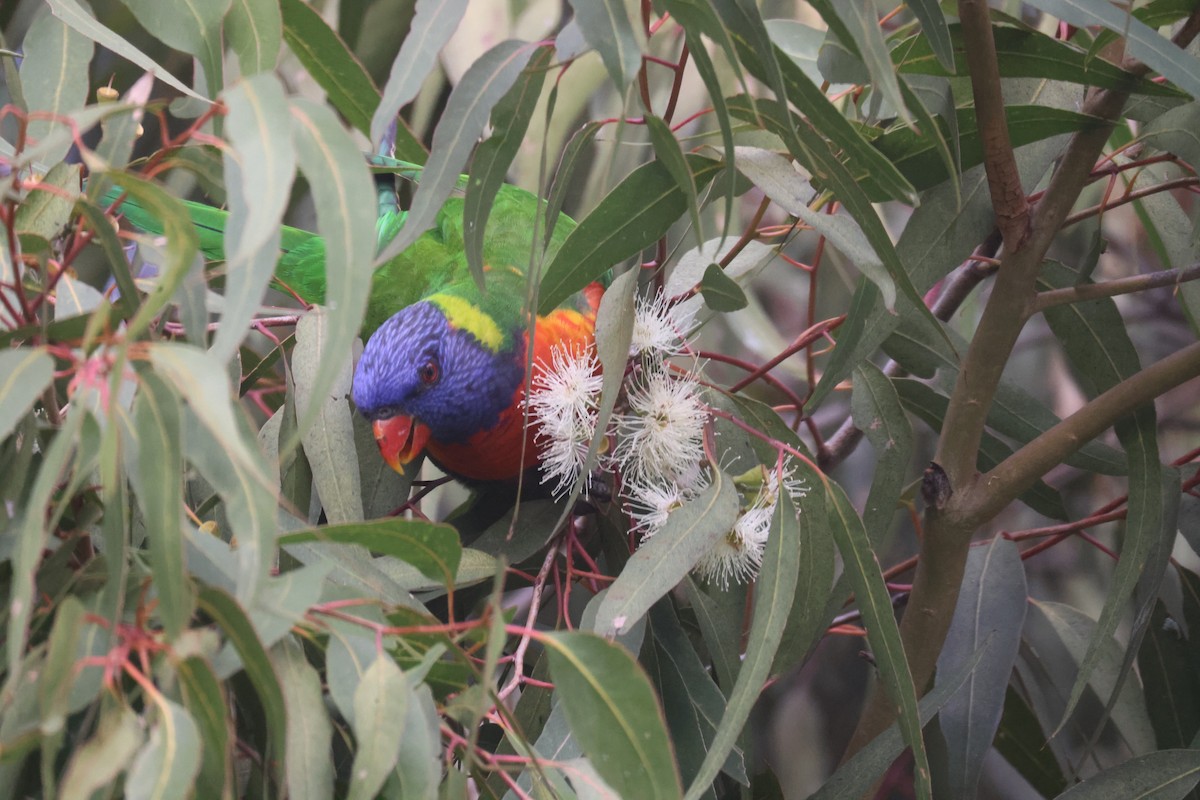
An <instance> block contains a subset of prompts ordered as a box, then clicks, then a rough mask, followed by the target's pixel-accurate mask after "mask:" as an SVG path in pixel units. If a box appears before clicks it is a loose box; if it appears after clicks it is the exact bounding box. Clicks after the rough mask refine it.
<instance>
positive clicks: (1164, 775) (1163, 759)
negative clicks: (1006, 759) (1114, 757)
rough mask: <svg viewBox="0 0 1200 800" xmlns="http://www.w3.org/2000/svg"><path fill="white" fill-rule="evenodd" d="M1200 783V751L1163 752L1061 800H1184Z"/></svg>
mask: <svg viewBox="0 0 1200 800" xmlns="http://www.w3.org/2000/svg"><path fill="white" fill-rule="evenodd" d="M1198 782H1200V750H1160V751H1158V752H1157V753H1147V754H1145V755H1142V756H1138V757H1136V758H1131V759H1129V760H1128V761H1126V762H1124V763H1122V764H1118V765H1117V766H1115V767H1112V768H1110V769H1107V770H1105V771H1104V772H1101V773H1100V774H1099V775H1096V776H1094V777H1092V778H1089V779H1088V780H1086V781H1084V782H1083V783H1081V784H1079V785H1078V786H1073V787H1072V788H1070V789H1068V790H1067V791H1065V792H1063V793H1062V794H1060V795H1059V796H1058V800H1180V799H1181V798H1183V797H1185V796H1186V795H1187V793H1188V792H1190V791H1191V790H1192V789H1193V788H1194V787H1195V786H1196V784H1197V783H1198Z"/></svg>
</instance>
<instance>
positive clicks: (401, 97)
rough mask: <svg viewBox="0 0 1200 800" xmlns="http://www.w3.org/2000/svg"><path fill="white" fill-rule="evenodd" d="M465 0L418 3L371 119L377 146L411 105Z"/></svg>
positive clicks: (459, 18)
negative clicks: (387, 130)
mask: <svg viewBox="0 0 1200 800" xmlns="http://www.w3.org/2000/svg"><path fill="white" fill-rule="evenodd" d="M466 8H467V2H466V0H418V2H417V3H416V11H415V12H414V14H413V18H412V22H411V23H409V29H408V35H407V36H405V37H404V41H403V42H402V43H401V44H400V51H399V52H398V53H397V54H396V60H395V61H393V62H392V71H391V73H390V74H389V75H388V80H387V84H385V85H384V87H383V99H382V100H381V101H380V103H379V105H378V106H377V107H376V109H375V113H374V114H373V115H372V116H371V134H370V135H371V142H372V144H375V145H378V144H379V140H380V139H382V138H383V134H384V131H385V130H386V129H387V127H388V126H389V125H390V124H391V123H392V121H393V120H395V118H396V115H397V114H398V113H400V109H402V108H404V106H406V105H408V104H409V103H410V102H412V99H413V98H414V97H416V96H417V92H418V91H420V89H421V84H423V83H424V82H425V79H426V77H428V75H429V73H430V72H431V71H432V70H433V68H434V67H435V66H436V65H437V57H438V53H439V52H441V49H442V47H443V46H444V45H445V44H446V42H448V41H449V40H450V36H451V35H452V34H453V33H454V31H455V30H456V29H457V28H458V24H459V23H460V22H462V18H463V14H464V13H466Z"/></svg>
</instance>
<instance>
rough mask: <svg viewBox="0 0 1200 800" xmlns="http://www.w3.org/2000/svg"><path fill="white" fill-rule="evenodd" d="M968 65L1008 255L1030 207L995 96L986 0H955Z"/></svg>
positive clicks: (996, 74) (1000, 100) (1021, 235)
mask: <svg viewBox="0 0 1200 800" xmlns="http://www.w3.org/2000/svg"><path fill="white" fill-rule="evenodd" d="M958 17H959V20H961V22H962V35H963V44H964V46H965V47H964V49H965V51H966V56H967V67H968V68H969V69H970V72H971V94H972V95H973V96H974V98H975V119H976V120H977V121H978V126H979V136H980V143H981V145H982V146H983V165H984V168H985V169H986V170H987V178H988V189H989V191H990V192H991V195H992V208H993V209H995V211H996V225H997V226H998V227H999V228H1000V233H1001V234H1002V235H1003V237H1004V247H1005V249H1006V250H1009V251H1013V250H1016V249H1018V248H1019V247H1020V246H1021V243H1022V242H1023V241H1024V240H1025V237H1026V235H1027V234H1028V233H1029V204H1028V203H1027V202H1026V200H1025V190H1024V189H1022V188H1021V174H1020V172H1019V171H1018V170H1017V159H1016V157H1015V156H1014V155H1013V148H1012V141H1011V140H1010V139H1009V137H1008V120H1007V118H1006V117H1005V114H1004V96H1003V95H1002V94H1001V92H1000V67H999V65H998V62H997V60H996V42H995V39H993V38H992V21H991V19H990V17H989V16H988V3H987V0H958Z"/></svg>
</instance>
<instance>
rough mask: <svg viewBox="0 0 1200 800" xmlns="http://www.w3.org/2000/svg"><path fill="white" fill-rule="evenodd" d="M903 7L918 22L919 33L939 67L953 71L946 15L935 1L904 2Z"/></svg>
mask: <svg viewBox="0 0 1200 800" xmlns="http://www.w3.org/2000/svg"><path fill="white" fill-rule="evenodd" d="M905 5H907V6H908V8H909V10H911V11H912V12H913V16H915V17H916V18H917V19H918V20H920V22H921V32H922V33H924V34H925V37H926V38H927V39H928V40H929V44H930V46H931V47H932V48H933V52H934V53H936V54H937V59H938V61H939V62H940V63H941V65H942V66H943V67H945V68H946V69H948V70H952V69H954V44H953V43H952V42H951V41H950V31H949V29H948V27H947V25H946V15H945V14H943V13H942V9H941V7H940V6H939V5H938V2H937V0H905Z"/></svg>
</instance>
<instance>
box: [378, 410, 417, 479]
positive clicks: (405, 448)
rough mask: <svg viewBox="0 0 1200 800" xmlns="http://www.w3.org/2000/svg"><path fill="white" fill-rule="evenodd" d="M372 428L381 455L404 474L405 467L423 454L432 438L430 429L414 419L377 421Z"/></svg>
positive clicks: (390, 465)
mask: <svg viewBox="0 0 1200 800" xmlns="http://www.w3.org/2000/svg"><path fill="white" fill-rule="evenodd" d="M371 428H372V429H373V430H374V431H375V441H376V443H378V445H379V454H380V455H382V456H383V460H384V461H386V462H387V465H388V466H389V467H391V468H392V469H394V470H396V472H403V471H404V465H405V464H408V463H409V462H410V461H412V460H413V459H414V458H416V457H417V456H419V455H420V454H421V451H422V450H424V449H425V443H426V442H428V441H429V436H430V433H429V428H427V427H425V426H424V425H422V424H421V423H419V422H417V421H415V420H414V419H413V418H412V417H392V418H391V419H381V420H377V421H376V422H375V423H374V424H373V425H372V426H371Z"/></svg>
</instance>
